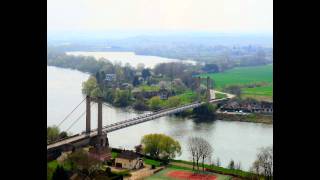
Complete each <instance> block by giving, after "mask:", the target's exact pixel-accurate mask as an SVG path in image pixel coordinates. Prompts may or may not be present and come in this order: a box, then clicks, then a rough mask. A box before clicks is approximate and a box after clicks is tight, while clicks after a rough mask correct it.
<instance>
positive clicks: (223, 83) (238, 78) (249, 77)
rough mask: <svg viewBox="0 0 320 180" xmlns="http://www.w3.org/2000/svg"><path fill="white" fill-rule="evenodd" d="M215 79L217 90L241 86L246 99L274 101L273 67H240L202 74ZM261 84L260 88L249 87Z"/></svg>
mask: <svg viewBox="0 0 320 180" xmlns="http://www.w3.org/2000/svg"><path fill="white" fill-rule="evenodd" d="M207 76H209V77H210V78H212V79H214V82H215V88H216V89H218V90H223V88H225V87H227V86H230V85H239V86H241V87H243V88H242V94H243V95H244V97H253V98H256V99H259V98H260V99H269V100H270V99H272V92H273V65H272V64H269V65H264V66H255V67H238V68H234V69H231V70H228V71H225V72H222V73H209V74H202V75H201V77H203V78H205V77H207ZM252 84H260V86H259V87H253V88H248V87H246V86H247V85H252Z"/></svg>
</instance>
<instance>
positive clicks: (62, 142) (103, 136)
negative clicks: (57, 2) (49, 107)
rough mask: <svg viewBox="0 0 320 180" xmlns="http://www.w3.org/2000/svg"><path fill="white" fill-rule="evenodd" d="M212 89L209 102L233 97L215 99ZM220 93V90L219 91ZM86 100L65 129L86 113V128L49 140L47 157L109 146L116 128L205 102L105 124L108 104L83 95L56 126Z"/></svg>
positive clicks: (180, 110)
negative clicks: (94, 121)
mask: <svg viewBox="0 0 320 180" xmlns="http://www.w3.org/2000/svg"><path fill="white" fill-rule="evenodd" d="M213 93H214V91H213V90H212V89H207V95H208V99H207V100H208V102H210V103H218V102H223V101H227V100H229V99H230V98H233V97H234V95H231V94H227V93H223V94H226V95H227V97H226V98H221V99H215V96H212V94H213ZM220 93H221V92H220ZM84 102H86V110H85V111H84V112H83V113H81V114H80V116H79V117H78V118H77V119H76V120H75V121H74V122H73V123H72V124H71V125H70V126H69V127H68V128H67V131H68V130H69V129H70V128H72V127H73V126H74V125H75V124H76V123H77V122H79V120H80V119H81V118H82V117H83V116H84V115H86V118H85V119H86V129H85V131H83V132H82V133H79V134H76V135H73V136H70V137H67V138H63V139H59V140H57V141H54V142H50V143H49V144H47V155H48V157H49V156H51V155H53V154H55V153H57V152H61V151H64V150H68V149H69V150H70V149H71V148H72V149H73V148H79V147H84V146H87V145H92V146H95V147H96V148H101V147H106V146H109V142H108V138H107V134H108V133H110V132H113V131H116V130H120V129H123V128H126V127H130V126H134V125H136V124H140V123H144V122H147V121H151V120H154V119H157V118H159V117H163V116H168V115H171V114H175V113H179V112H182V111H185V110H187V109H192V108H196V107H199V106H201V105H202V104H204V103H206V102H200V101H197V102H194V103H191V104H187V105H183V106H179V107H173V108H167V109H163V110H159V111H156V112H152V113H149V114H144V115H141V116H138V117H135V118H131V119H127V120H124V121H119V122H116V123H112V124H108V125H106V126H103V125H102V120H103V117H102V106H103V105H104V106H109V105H108V104H106V103H103V102H102V98H92V97H89V96H87V97H85V98H84V99H83V100H82V101H81V102H80V103H79V104H78V105H77V106H76V107H75V108H74V109H73V110H72V111H71V112H70V113H69V114H68V115H67V116H66V117H65V118H64V119H63V120H62V121H61V122H60V123H59V124H58V127H59V126H61V124H62V123H64V122H65V121H66V120H67V119H68V118H69V117H70V115H71V114H72V113H74V112H75V111H76V109H77V108H79V106H80V105H81V104H82V103H84ZM94 103H97V104H98V126H97V129H91V107H92V104H94ZM106 121H107V120H106Z"/></svg>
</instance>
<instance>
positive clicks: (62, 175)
mask: <svg viewBox="0 0 320 180" xmlns="http://www.w3.org/2000/svg"><path fill="white" fill-rule="evenodd" d="M68 179H69V177H68V174H67V172H66V171H65V170H64V168H63V167H62V166H60V165H58V166H57V168H56V170H55V171H54V172H53V174H52V180H68Z"/></svg>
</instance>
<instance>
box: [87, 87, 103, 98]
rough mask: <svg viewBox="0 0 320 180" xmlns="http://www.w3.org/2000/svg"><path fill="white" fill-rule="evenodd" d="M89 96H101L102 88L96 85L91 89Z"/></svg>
mask: <svg viewBox="0 0 320 180" xmlns="http://www.w3.org/2000/svg"><path fill="white" fill-rule="evenodd" d="M90 96H91V97H102V96H103V93H102V90H101V89H100V88H99V87H96V88H94V89H93V90H92V91H91V93H90Z"/></svg>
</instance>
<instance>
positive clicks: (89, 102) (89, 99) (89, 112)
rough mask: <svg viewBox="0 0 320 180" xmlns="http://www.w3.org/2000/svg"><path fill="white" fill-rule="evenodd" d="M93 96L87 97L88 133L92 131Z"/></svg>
mask: <svg viewBox="0 0 320 180" xmlns="http://www.w3.org/2000/svg"><path fill="white" fill-rule="evenodd" d="M90 109H91V98H90V96H87V97H86V133H90V131H91V110H90Z"/></svg>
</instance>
